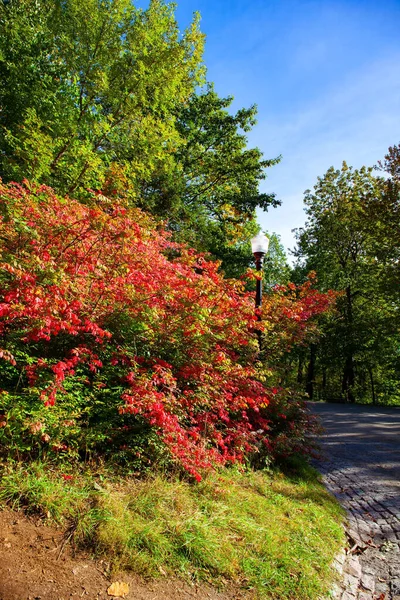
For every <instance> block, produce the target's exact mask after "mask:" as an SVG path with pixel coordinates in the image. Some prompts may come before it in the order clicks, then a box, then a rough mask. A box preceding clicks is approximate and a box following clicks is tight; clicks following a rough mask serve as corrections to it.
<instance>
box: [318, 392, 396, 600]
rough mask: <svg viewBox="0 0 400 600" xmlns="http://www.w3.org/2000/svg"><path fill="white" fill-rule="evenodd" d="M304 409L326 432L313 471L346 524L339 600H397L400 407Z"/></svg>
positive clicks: (350, 406)
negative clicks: (346, 557)
mask: <svg viewBox="0 0 400 600" xmlns="http://www.w3.org/2000/svg"><path fill="white" fill-rule="evenodd" d="M309 405H310V408H311V410H312V412H313V413H315V414H317V415H318V416H319V417H320V419H321V422H322V425H323V427H324V430H325V431H324V434H323V435H322V440H321V441H322V452H321V457H320V459H319V460H318V461H316V463H315V466H316V467H317V469H318V470H319V471H320V472H321V473H322V474H323V477H324V481H325V484H326V486H327V487H328V489H329V490H330V491H331V492H332V493H333V494H334V495H335V496H336V497H337V498H338V500H339V502H340V503H341V504H342V506H343V507H344V508H345V509H346V510H347V515H348V521H349V525H348V531H347V533H348V536H349V540H350V543H349V546H352V555H353V556H354V560H352V559H350V566H349V565H348V566H347V569H346V570H345V575H344V580H345V581H344V591H342V593H341V599H342V600H355V599H357V600H375V599H379V600H400V408H388V407H372V406H362V405H352V404H324V403H319V402H310V403H309ZM356 557H357V558H358V560H357V558H356ZM348 562H349V561H347V563H348Z"/></svg>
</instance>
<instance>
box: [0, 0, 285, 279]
mask: <svg viewBox="0 0 400 600" xmlns="http://www.w3.org/2000/svg"><path fill="white" fill-rule="evenodd" d="M174 10H175V6H174V5H173V4H167V3H165V2H164V0H152V1H151V2H150V4H149V7H148V8H147V10H142V9H139V8H136V7H135V6H134V5H133V4H132V3H131V2H130V0H104V1H103V0H90V2H89V3H85V4H82V2H80V0H66V1H61V0H58V1H57V2H52V1H51V0H37V1H35V2H33V1H31V0H11V1H10V2H8V3H4V2H3V3H1V4H0V78H1V80H2V81H3V82H7V85H4V86H2V88H1V90H0V106H1V107H2V110H1V112H0V128H1V129H2V132H3V135H2V136H1V137H0V176H1V177H2V179H3V180H4V181H6V182H9V181H18V182H20V181H22V180H23V179H24V178H27V179H29V180H31V181H35V182H39V183H44V184H46V185H50V186H52V187H53V188H54V189H55V190H56V191H57V192H58V193H60V194H62V195H64V194H69V195H73V197H74V198H77V199H79V200H81V201H84V202H87V201H89V200H90V198H91V190H93V189H94V190H100V189H101V190H102V191H103V192H104V194H105V195H106V196H107V197H109V198H110V199H112V200H114V199H115V200H118V199H121V198H124V199H125V201H126V202H127V203H128V204H129V205H131V206H132V205H133V206H138V207H141V208H143V209H145V210H146V211H150V212H151V213H152V214H153V215H157V216H158V217H161V218H162V219H168V221H169V228H170V230H171V231H172V232H174V236H175V239H176V240H178V241H184V242H187V243H189V244H191V245H192V246H194V247H195V248H197V249H198V250H200V251H209V252H211V254H212V255H213V256H214V257H215V258H218V259H223V260H224V261H225V263H224V264H225V270H226V272H227V273H228V274H230V275H236V274H242V273H243V272H244V271H245V270H246V268H247V267H248V266H249V257H250V254H249V255H248V256H247V255H246V252H247V250H248V246H247V244H246V243H245V240H246V239H247V238H248V236H249V235H250V237H251V234H252V232H253V230H254V228H255V224H254V211H255V208H256V207H258V206H259V207H262V208H266V207H267V206H270V205H272V206H275V205H276V204H278V202H277V201H276V199H275V197H274V195H273V194H269V195H268V194H262V193H260V192H259V189H258V187H259V183H260V181H261V180H263V179H264V178H265V171H266V169H267V168H268V167H270V166H272V165H273V164H275V163H276V162H277V160H278V159H276V160H265V159H263V157H262V153H261V151H260V150H259V149H258V148H247V139H246V133H247V132H249V131H250V130H251V128H252V127H253V126H254V125H255V122H256V121H255V115H256V108H255V107H254V106H252V107H250V108H249V109H240V110H239V111H237V113H236V114H230V113H229V111H228V109H229V107H230V105H231V102H232V98H219V97H218V95H217V94H216V93H215V91H214V89H213V87H212V86H211V85H206V83H205V74H204V72H205V70H204V65H203V63H202V53H203V44H204V36H203V35H202V33H201V32H200V31H199V17H198V16H195V18H194V21H193V23H192V24H191V25H190V26H189V28H188V29H187V30H186V31H185V32H184V34H183V35H182V34H181V33H180V31H179V29H178V25H177V23H176V21H175V16H174ZM88 14H90V19H88V18H87V15H88Z"/></svg>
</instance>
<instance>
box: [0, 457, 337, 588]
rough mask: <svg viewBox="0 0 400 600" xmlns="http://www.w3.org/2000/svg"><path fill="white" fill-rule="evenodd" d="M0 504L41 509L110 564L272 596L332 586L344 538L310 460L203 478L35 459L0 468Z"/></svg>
mask: <svg viewBox="0 0 400 600" xmlns="http://www.w3.org/2000/svg"><path fill="white" fill-rule="evenodd" d="M0 501H1V502H2V503H3V504H4V503H7V504H9V505H11V506H12V507H13V508H15V509H19V508H24V509H25V510H26V511H27V512H35V513H36V514H38V513H39V514H40V515H41V516H42V517H43V518H44V519H45V520H48V521H50V522H57V523H58V524H60V525H62V526H63V527H65V528H67V527H69V528H70V529H69V530H70V531H71V524H72V528H73V531H74V537H73V541H74V543H75V544H76V545H77V546H78V547H85V548H89V549H91V551H92V552H93V554H94V555H97V556H100V555H101V556H103V557H104V556H106V558H107V560H108V561H109V562H110V563H111V565H112V567H113V568H114V569H133V570H134V571H135V572H136V573H138V574H141V575H142V576H145V577H157V576H161V574H165V575H167V576H168V575H170V576H178V577H181V578H183V579H185V580H206V581H208V582H210V583H212V584H214V585H223V584H224V583H226V582H227V581H230V582H232V583H234V584H236V585H238V586H240V587H242V588H246V589H249V590H253V594H254V593H255V594H256V596H257V597H259V598H268V599H269V600H273V599H275V600H278V599H279V600H285V599H287V600H289V599H290V600H293V599H296V600H303V599H304V600H312V599H317V598H319V597H321V595H324V594H326V593H327V592H328V591H329V586H330V585H331V583H332V577H333V575H332V572H331V567H330V565H331V563H332V559H333V557H334V555H335V553H336V552H337V551H338V549H339V547H340V546H341V544H342V542H343V539H342V537H343V534H342V528H341V525H340V522H341V518H342V512H341V509H340V508H339V507H338V505H337V503H336V501H335V500H334V499H332V498H331V497H330V496H329V495H328V494H327V492H326V491H325V490H324V488H323V487H322V485H321V484H320V482H319V481H318V476H317V474H316V473H315V472H314V471H313V470H312V469H310V468H309V467H308V466H307V467H306V466H304V465H303V466H302V467H301V468H300V469H299V468H298V465H297V467H296V469H292V470H290V469H289V471H287V473H286V474H284V473H283V472H277V471H275V472H266V471H264V472H261V471H259V472H253V471H248V472H243V471H242V472H240V471H239V470H236V469H226V470H224V471H222V472H214V473H210V474H209V475H207V476H206V477H205V478H204V480H203V481H201V482H200V483H196V484H193V483H188V482H187V481H183V480H180V479H178V478H177V477H175V478H172V477H169V478H167V477H165V476H162V475H155V476H153V477H148V478H147V479H143V480H139V479H133V478H125V479H121V478H118V479H117V478H116V477H113V475H112V474H110V473H106V472H102V473H97V474H94V473H93V472H91V473H89V472H88V473H84V472H81V473H78V474H75V475H74V476H73V478H72V479H71V478H70V476H69V475H65V474H63V473H60V471H59V470H57V469H55V468H54V469H52V468H49V467H48V466H47V467H45V466H43V464H41V463H34V464H32V465H30V466H23V465H22V464H18V463H17V464H14V465H12V468H11V466H10V465H9V464H8V466H3V476H2V483H1V487H0Z"/></svg>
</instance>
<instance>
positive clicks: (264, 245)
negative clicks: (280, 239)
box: [251, 233, 269, 256]
mask: <svg viewBox="0 0 400 600" xmlns="http://www.w3.org/2000/svg"><path fill="white" fill-rule="evenodd" d="M268 246H269V239H268V238H267V236H266V235H264V234H263V233H259V234H258V235H256V236H255V237H253V239H252V240H251V250H252V252H253V254H258V255H260V254H261V255H262V256H264V255H265V254H267V252H268Z"/></svg>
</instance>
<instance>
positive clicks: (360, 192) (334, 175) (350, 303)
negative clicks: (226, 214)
mask: <svg viewBox="0 0 400 600" xmlns="http://www.w3.org/2000/svg"><path fill="white" fill-rule="evenodd" d="M305 204H306V212H307V216H308V219H307V222H306V225H305V227H304V229H300V230H299V231H298V234H297V238H298V244H299V249H298V256H299V257H301V258H302V259H303V263H304V264H305V265H306V267H307V269H313V270H315V271H316V272H317V274H318V280H319V286H320V288H321V289H325V290H326V289H328V288H331V289H334V290H337V291H340V292H341V296H340V297H339V300H338V302H337V309H338V313H337V315H336V316H334V317H331V318H330V320H328V321H327V323H326V324H325V336H324V338H323V339H322V342H321V345H320V348H319V356H320V367H321V369H322V371H323V386H325V388H327V387H328V388H329V389H328V390H327V389H325V393H326V394H328V395H330V396H336V397H338V396H342V397H343V398H344V399H345V400H346V401H349V402H353V401H355V400H356V399H364V398H366V397H367V396H368V397H370V398H371V397H372V399H373V401H375V400H376V398H377V385H376V378H380V380H381V382H382V386H381V388H382V390H383V387H384V385H383V383H384V379H385V370H387V369H389V370H390V368H391V366H392V363H393V356H395V357H396V360H398V350H397V351H395V354H393V352H394V350H395V348H398V336H397V331H396V329H398V326H397V328H396V322H397V308H396V305H395V304H394V302H393V298H390V297H388V296H387V285H386V283H385V265H384V263H383V262H382V260H381V259H380V257H379V256H378V255H377V246H378V240H379V237H380V236H381V232H382V230H383V227H382V222H383V220H384V218H385V206H386V202H385V181H384V179H382V178H380V177H377V176H375V175H374V174H373V169H372V168H366V167H363V168H361V169H360V170H354V169H352V168H351V167H348V166H347V165H346V163H343V166H342V169H341V170H340V171H339V170H335V169H333V168H331V169H329V170H328V172H327V173H326V174H325V176H324V177H323V178H319V179H318V183H317V185H316V186H315V187H314V191H313V192H311V191H307V192H306V194H305ZM397 325H398V324H397ZM394 332H396V333H394ZM315 360H316V356H315V355H314V357H313V361H314V363H315ZM332 367H333V369H332ZM327 373H328V375H330V381H329V382H328V381H327ZM339 373H340V375H339ZM382 393H383V392H382Z"/></svg>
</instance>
